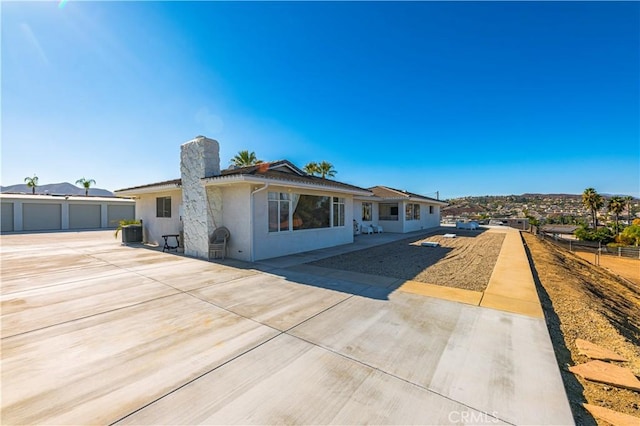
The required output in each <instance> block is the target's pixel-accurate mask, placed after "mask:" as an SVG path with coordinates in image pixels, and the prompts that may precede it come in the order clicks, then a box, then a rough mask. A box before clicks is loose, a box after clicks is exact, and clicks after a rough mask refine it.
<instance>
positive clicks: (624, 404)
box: [523, 234, 640, 425]
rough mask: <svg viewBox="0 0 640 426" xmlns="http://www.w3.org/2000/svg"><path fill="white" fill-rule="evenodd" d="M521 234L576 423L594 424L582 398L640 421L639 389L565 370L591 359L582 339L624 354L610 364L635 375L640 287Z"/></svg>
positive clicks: (639, 367) (639, 360)
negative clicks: (581, 346) (583, 350)
mask: <svg viewBox="0 0 640 426" xmlns="http://www.w3.org/2000/svg"><path fill="white" fill-rule="evenodd" d="M523 235H524V240H525V243H526V246H527V251H528V254H529V256H530V260H531V261H532V264H533V268H532V269H533V272H534V278H535V279H536V285H537V287H538V293H539V294H540V300H541V302H542V308H543V310H544V312H545V318H546V321H547V327H548V328H549V333H550V335H551V340H552V342H553V346H554V350H555V352H556V359H557V360H558V364H559V366H560V371H561V374H562V378H563V380H564V383H565V389H566V391H567V396H568V397H569V401H570V402H571V408H572V411H573V415H574V418H575V421H576V424H579V425H593V424H596V421H594V419H593V417H591V415H590V414H589V413H588V412H587V411H586V410H585V409H584V408H582V406H581V404H582V403H583V402H588V403H589V404H593V405H598V406H601V407H605V408H609V409H612V410H615V411H619V412H622V413H625V414H629V415H632V416H636V417H638V418H639V419H638V424H640V394H638V392H633V391H631V390H626V389H619V388H616V387H614V386H608V385H603V384H598V383H595V382H590V381H587V380H584V379H582V378H581V377H579V376H575V375H574V374H573V373H571V372H569V371H568V367H570V366H573V365H577V364H582V363H584V362H588V361H590V359H589V358H587V357H586V356H584V355H580V354H579V353H578V349H577V347H576V344H575V341H576V339H584V340H588V341H590V342H592V343H595V344H596V345H600V346H602V347H605V348H607V349H611V350H613V351H615V352H617V353H618V354H620V355H622V356H623V357H626V358H627V359H628V360H629V362H626V363H614V364H617V365H620V366H624V367H627V368H629V369H630V370H631V371H632V372H633V373H634V374H635V375H636V376H639V375H640V289H639V288H638V287H636V286H635V285H633V284H632V283H629V282H627V281H624V280H622V279H620V278H618V277H617V276H616V275H614V274H611V273H609V272H608V271H606V270H604V269H602V268H599V267H596V266H594V265H591V264H590V263H588V262H586V261H584V260H583V259H581V258H579V257H578V256H576V255H574V254H573V253H570V252H567V251H563V250H561V249H559V248H557V247H555V246H553V245H552V244H550V243H548V242H545V241H540V240H539V239H538V238H537V237H535V236H533V235H530V234H523ZM597 424H599V425H608V423H605V422H601V421H597Z"/></svg>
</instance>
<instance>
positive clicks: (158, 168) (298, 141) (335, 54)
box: [0, 0, 640, 198]
mask: <svg viewBox="0 0 640 426" xmlns="http://www.w3.org/2000/svg"><path fill="white" fill-rule="evenodd" d="M0 7H1V14H2V16H1V19H2V51H1V55H2V58H1V59H2V64H1V67H2V68H1V71H2V75H1V79H2V93H1V100H2V147H1V154H2V172H1V176H2V181H1V183H2V185H11V184H16V183H22V182H23V180H24V178H25V177H27V176H31V175H33V174H34V173H35V174H36V175H37V176H38V177H39V178H40V184H46V183H57V182H64V181H67V182H72V183H73V182H75V181H76V180H77V179H79V178H81V177H86V178H93V179H95V180H96V182H97V187H100V188H106V189H109V190H115V189H119V188H124V187H129V186H134V185H140V184H145V183H151V182H157V181H162V180H166V179H173V178H176V177H179V147H180V144H182V143H184V142H186V141H187V140H189V139H191V138H193V137H195V136H196V135H205V136H208V137H211V138H215V139H217V140H218V141H219V142H220V149H221V161H222V163H223V166H227V165H228V164H229V160H230V158H231V157H232V156H233V155H235V154H236V153H237V152H238V151H239V150H242V149H248V150H250V151H255V152H256V154H257V155H258V157H259V158H261V159H263V160H267V161H268V160H278V159H283V158H285V159H289V160H291V161H293V162H294V163H295V164H297V165H299V166H300V167H302V166H304V164H306V163H307V162H309V161H322V160H327V161H330V162H331V163H333V164H334V166H335V168H336V170H337V171H338V174H337V175H336V179H338V180H341V181H343V182H347V183H350V184H354V185H358V186H362V187H368V186H373V185H387V186H391V187H396V188H400V189H406V190H409V191H413V192H418V193H422V194H425V195H431V196H433V195H434V193H435V192H436V191H439V192H440V196H441V198H451V197H458V196H465V195H485V194H495V195H499V194H521V193H525V192H545V193H549V192H552V193H560V192H564V193H580V192H582V191H583V190H584V189H585V188H586V187H594V188H596V189H597V190H598V191H599V192H602V193H617V194H628V195H634V196H640V107H639V103H640V83H639V79H640V77H639V75H640V53H639V52H640V48H639V47H640V3H638V2H616V3H611V2H609V3H606V2H605V3H599V2H568V3H564V2H513V3H512V2H471V3H469V2H442V3H440V2H406V3H382V2H350V3H346V2H257V3H253V2H251V3H250V2H192V3H184V2H119V3H110V2H74V1H73V0H70V1H68V2H65V3H63V4H62V5H60V4H59V3H58V2H46V3H27V2H2V3H1V6H0Z"/></svg>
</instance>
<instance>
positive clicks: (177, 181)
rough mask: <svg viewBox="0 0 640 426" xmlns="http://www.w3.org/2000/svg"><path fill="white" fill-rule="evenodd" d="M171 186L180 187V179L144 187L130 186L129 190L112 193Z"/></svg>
mask: <svg viewBox="0 0 640 426" xmlns="http://www.w3.org/2000/svg"><path fill="white" fill-rule="evenodd" d="M171 185H174V186H175V187H181V186H182V179H171V180H165V181H162V182H155V183H149V184H146V185H139V186H132V187H130V188H122V189H116V190H115V191H114V192H123V191H132V190H135V189H146V188H153V187H154V186H171Z"/></svg>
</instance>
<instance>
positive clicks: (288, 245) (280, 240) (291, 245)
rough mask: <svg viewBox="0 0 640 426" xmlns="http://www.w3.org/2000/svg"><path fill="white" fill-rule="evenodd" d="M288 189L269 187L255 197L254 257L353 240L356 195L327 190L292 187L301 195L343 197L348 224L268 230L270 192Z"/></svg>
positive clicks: (280, 254) (260, 257)
mask: <svg viewBox="0 0 640 426" xmlns="http://www.w3.org/2000/svg"><path fill="white" fill-rule="evenodd" d="M258 188H260V187H259V186H257V187H254V190H255V189H258ZM288 190H289V188H286V187H278V186H269V188H268V189H266V190H264V191H260V192H258V193H257V194H255V195H254V196H253V197H254V200H253V206H254V211H253V234H254V241H253V244H254V259H253V260H260V259H268V258H272V257H278V256H285V255H288V254H293V253H301V252H305V251H310V250H317V249H320V248H325V247H333V246H337V245H342V244H349V243H352V242H353V204H354V203H353V196H351V195H345V194H339V193H332V192H324V191H313V190H298V189H291V192H295V193H300V194H308V195H319V196H330V197H340V198H344V199H345V208H344V210H345V214H344V215H345V218H344V222H345V226H340V227H331V228H321V229H305V230H299V231H284V232H269V223H268V221H269V219H268V218H269V212H268V200H267V194H268V193H269V192H288Z"/></svg>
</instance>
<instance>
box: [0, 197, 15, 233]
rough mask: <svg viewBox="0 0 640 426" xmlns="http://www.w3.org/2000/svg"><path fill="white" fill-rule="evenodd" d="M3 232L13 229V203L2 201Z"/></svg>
mask: <svg viewBox="0 0 640 426" xmlns="http://www.w3.org/2000/svg"><path fill="white" fill-rule="evenodd" d="M0 220H2V222H0V223H1V224H2V232H11V231H13V203H2V218H0Z"/></svg>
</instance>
